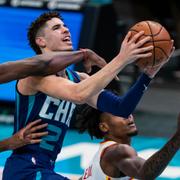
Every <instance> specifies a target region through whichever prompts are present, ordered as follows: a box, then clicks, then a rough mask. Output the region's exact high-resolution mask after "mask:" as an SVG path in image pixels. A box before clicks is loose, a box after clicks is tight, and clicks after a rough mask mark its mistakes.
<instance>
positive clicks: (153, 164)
mask: <svg viewBox="0 0 180 180" xmlns="http://www.w3.org/2000/svg"><path fill="white" fill-rule="evenodd" d="M179 148H180V135H177V134H176V135H174V136H173V137H172V138H171V139H170V140H169V141H168V142H167V144H166V145H165V146H164V147H163V148H162V149H161V150H159V151H158V152H156V153H155V154H154V155H152V156H151V157H150V158H149V159H148V160H147V161H146V162H145V163H144V165H143V167H142V169H141V170H142V172H143V177H145V178H146V179H147V177H148V179H149V180H151V179H155V178H156V177H157V176H159V175H160V174H161V173H162V171H163V170H164V169H165V168H166V166H167V165H168V163H169V162H170V161H171V159H172V158H173V156H174V155H175V153H176V152H177V151H178V150H179Z"/></svg>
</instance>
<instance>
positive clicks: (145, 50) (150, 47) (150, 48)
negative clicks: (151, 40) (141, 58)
mask: <svg viewBox="0 0 180 180" xmlns="http://www.w3.org/2000/svg"><path fill="white" fill-rule="evenodd" d="M152 49H153V46H147V47H144V48H139V49H137V50H136V52H137V53H143V52H147V51H151V50H152Z"/></svg>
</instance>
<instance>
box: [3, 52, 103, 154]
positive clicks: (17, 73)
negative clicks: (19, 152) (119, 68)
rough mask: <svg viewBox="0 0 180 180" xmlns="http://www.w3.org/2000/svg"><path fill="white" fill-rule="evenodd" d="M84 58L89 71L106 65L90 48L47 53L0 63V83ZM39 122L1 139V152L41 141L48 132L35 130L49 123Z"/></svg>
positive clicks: (64, 66) (86, 68)
mask: <svg viewBox="0 0 180 180" xmlns="http://www.w3.org/2000/svg"><path fill="white" fill-rule="evenodd" d="M82 60H84V61H83V64H84V67H85V70H86V71H87V72H90V71H91V66H93V65H97V66H99V67H103V66H105V65H106V62H105V60H104V59H103V58H101V57H99V56H98V55H97V54H96V53H94V52H93V51H91V50H90V49H83V50H80V51H71V52H52V53H46V54H42V55H37V56H34V57H31V58H26V59H23V60H19V61H14V62H13V61H10V62H6V63H3V64H0V84H1V83H7V82H9V81H12V80H16V79H20V78H25V77H27V76H30V75H31V76H33V75H34V76H42V75H43V76H44V75H48V74H53V73H56V72H58V71H60V70H62V69H64V68H66V67H67V66H69V65H71V64H73V63H77V62H79V61H82ZM37 123H39V120H37V121H35V122H31V123H29V124H28V125H27V126H26V127H25V128H22V129H21V130H19V131H18V132H16V133H15V134H14V135H13V136H12V137H10V138H8V139H5V140H2V141H0V152H2V151H6V150H12V149H16V148H19V147H22V146H24V145H26V144H34V143H39V142H40V141H41V140H40V139H36V138H40V137H42V136H45V135H47V132H42V133H35V130H39V129H41V128H44V127H46V126H47V124H44V125H39V124H37ZM34 138H35V139H34Z"/></svg>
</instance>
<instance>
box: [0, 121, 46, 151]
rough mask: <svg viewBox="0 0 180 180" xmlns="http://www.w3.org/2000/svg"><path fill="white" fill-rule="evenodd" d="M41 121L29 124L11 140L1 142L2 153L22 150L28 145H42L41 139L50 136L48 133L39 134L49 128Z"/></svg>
mask: <svg viewBox="0 0 180 180" xmlns="http://www.w3.org/2000/svg"><path fill="white" fill-rule="evenodd" d="M40 122H41V120H40V119H39V120H36V121H33V122H31V123H29V124H28V125H27V126H26V127H24V128H22V129H21V130H19V131H18V132H17V133H15V134H14V135H13V136H11V137H10V138H7V139H5V140H3V141H0V152H2V151H7V150H13V149H16V148H20V147H22V146H25V145H27V144H34V143H40V142H41V137H43V136H46V135H47V134H48V132H47V131H43V132H37V131H39V130H42V129H44V128H46V127H47V123H44V124H39V123H40Z"/></svg>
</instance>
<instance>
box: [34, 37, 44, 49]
mask: <svg viewBox="0 0 180 180" xmlns="http://www.w3.org/2000/svg"><path fill="white" fill-rule="evenodd" d="M36 44H37V45H38V46H39V47H41V48H45V47H46V41H45V39H44V38H43V37H41V36H39V37H36Z"/></svg>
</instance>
